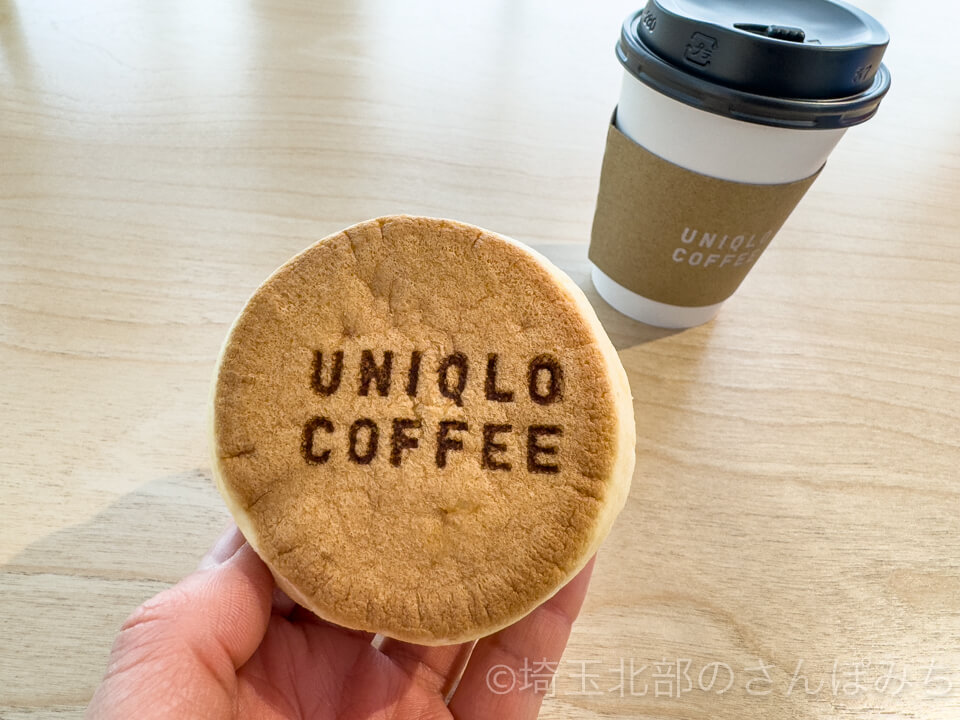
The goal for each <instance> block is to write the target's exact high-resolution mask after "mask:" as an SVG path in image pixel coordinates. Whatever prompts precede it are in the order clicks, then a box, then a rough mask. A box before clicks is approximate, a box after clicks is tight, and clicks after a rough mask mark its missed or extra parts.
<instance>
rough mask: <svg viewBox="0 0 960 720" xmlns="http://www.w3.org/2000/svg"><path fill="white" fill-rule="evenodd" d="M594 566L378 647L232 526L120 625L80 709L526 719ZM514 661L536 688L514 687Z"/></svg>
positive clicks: (109, 713) (332, 719) (111, 714)
mask: <svg viewBox="0 0 960 720" xmlns="http://www.w3.org/2000/svg"><path fill="white" fill-rule="evenodd" d="M592 567H593V560H591V561H590V563H589V564H588V565H587V567H586V568H584V570H583V571H582V572H581V573H580V574H579V575H578V576H577V577H576V578H574V579H573V580H572V581H571V582H570V583H569V584H568V585H567V586H566V587H564V588H563V589H562V590H561V591H560V592H559V593H557V594H556V595H555V596H554V597H553V598H551V599H550V600H548V601H547V602H546V603H545V604H543V605H542V606H540V607H539V608H537V609H536V610H534V611H533V612H532V613H531V614H529V615H528V616H526V617H525V618H523V619H522V620H520V621H519V622H517V623H515V624H514V625H511V626H510V627H508V628H506V629H504V630H501V631H500V632H498V633H496V634H494V635H491V636H489V637H486V638H483V639H481V640H480V641H478V642H477V643H475V644H474V643H464V644H461V645H451V646H445V647H425V646H421V645H414V644H411V643H405V642H399V641H395V640H384V641H383V643H382V644H381V646H380V648H379V649H377V648H376V647H374V645H373V644H372V643H371V641H372V640H373V636H372V635H371V634H369V633H362V632H358V631H353V630H346V629H344V628H341V627H338V626H336V625H332V624H330V623H328V622H325V621H323V620H320V619H319V618H317V616H315V615H313V614H312V613H310V612H308V611H307V610H305V609H303V608H301V607H299V606H296V605H294V603H293V602H292V601H291V600H290V599H289V598H287V597H286V595H284V594H283V593H281V592H280V591H279V590H277V589H276V588H275V586H274V582H273V577H272V576H271V575H270V571H269V570H268V569H267V567H266V566H265V565H264V564H263V562H262V561H261V560H260V558H258V557H257V555H256V553H254V551H253V549H252V548H251V547H250V546H249V545H248V544H247V543H246V542H245V541H244V538H243V536H242V535H241V534H240V532H239V531H238V530H237V529H236V528H235V527H232V528H231V529H230V530H228V531H227V533H226V534H225V535H224V536H223V537H221V538H220V540H219V541H218V542H217V544H216V546H215V547H214V548H213V550H211V551H210V553H209V554H208V555H207V556H206V557H205V558H204V559H203V562H202V563H201V564H200V568H199V569H198V570H197V571H196V572H194V573H193V574H192V575H189V576H188V577H187V578H185V579H184V580H182V581H181V582H180V583H179V584H177V585H175V586H174V587H172V588H170V589H168V590H165V591H163V592H161V593H160V594H159V595H157V596H156V597H154V598H153V599H151V600H148V601H147V602H145V603H144V604H143V605H141V606H140V607H139V608H138V609H137V610H136V611H135V612H134V613H133V615H131V616H130V618H129V619H128V620H127V621H126V623H124V625H123V628H122V629H121V631H120V635H119V636H118V637H117V639H116V642H115V643H114V646H113V650H112V651H111V654H110V662H109V665H108V667H107V674H106V677H105V678H104V680H103V683H102V684H101V685H100V687H99V688H98V689H97V691H96V693H95V694H94V696H93V700H92V701H91V703H90V707H89V708H88V709H87V718H89V719H90V720H105V719H108V718H124V719H126V718H132V717H135V718H144V719H151V718H156V719H161V718H163V719H166V718H176V719H177V720H182V719H183V718H204V719H205V720H221V719H224V720H226V719H227V718H256V719H257V720H260V719H264V718H304V719H310V720H373V719H375V720H408V719H409V720H414V719H416V720H442V719H445V720H450V719H451V718H456V719H457V720H489V719H490V718H510V719H511V720H528V719H532V718H536V716H537V713H538V712H539V709H540V703H541V700H542V699H543V698H542V693H541V692H537V690H538V689H540V690H542V689H543V687H542V686H543V685H545V684H546V683H543V682H539V681H540V680H541V679H542V678H543V675H542V674H541V673H540V668H543V667H546V668H554V669H555V668H556V664H557V662H559V660H560V656H561V654H562V653H563V649H564V647H565V646H566V644H567V638H568V636H569V634H570V627H571V625H572V623H573V621H574V619H575V618H576V616H577V613H578V612H579V610H580V605H581V604H582V602H583V597H584V594H585V593H586V591H587V585H588V583H589V581H590V572H591V569H592ZM474 645H475V647H474ZM471 650H472V651H473V652H472V654H471ZM468 658H469V662H468V661H467V660H468ZM525 662H526V664H527V668H528V669H527V673H529V668H530V667H531V666H533V667H536V671H537V675H536V677H537V679H538V682H537V683H532V682H528V683H523V682H522V679H523V677H524V675H523V671H522V670H521V668H523V667H524V663H525ZM465 663H466V667H465V669H464V664H465ZM541 663H542V664H541ZM461 673H462V677H461ZM511 673H512V674H511ZM488 675H489V679H488ZM458 678H459V679H460V682H459V685H457V686H456V690H455V691H454V692H453V695H452V698H450V699H449V703H447V702H445V700H446V699H447V696H448V695H449V694H450V691H451V689H452V688H453V687H454V685H456V682H457V679H458ZM511 679H515V680H516V682H515V683H513V687H512V689H510V690H509V692H503V691H504V690H505V689H508V688H509V687H510V685H511ZM503 683H506V684H503ZM524 684H526V685H529V686H530V687H527V688H525V689H521V688H522V686H523V685H524ZM501 692H503V694H499V693H501Z"/></svg>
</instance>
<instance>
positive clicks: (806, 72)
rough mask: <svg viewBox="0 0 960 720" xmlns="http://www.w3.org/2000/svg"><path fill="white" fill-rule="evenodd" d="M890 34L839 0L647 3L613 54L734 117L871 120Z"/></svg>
mask: <svg viewBox="0 0 960 720" xmlns="http://www.w3.org/2000/svg"><path fill="white" fill-rule="evenodd" d="M889 41H890V37H889V35H888V34H887V31H886V30H885V29H884V28H883V26H882V25H881V24H880V23H879V22H877V21H876V20H875V19H874V18H872V17H871V16H870V15H868V14H867V13H865V12H863V11H862V10H859V9H857V8H855V7H853V6H852V5H848V4H847V3H845V2H840V1H839V0H649V2H648V3H647V5H646V7H645V8H643V9H642V10H640V11H638V12H636V13H634V14H633V15H631V16H630V17H628V18H627V19H626V20H625V21H624V23H623V28H622V32H621V35H620V42H619V44H618V45H617V56H618V57H619V59H620V62H621V63H623V65H624V66H625V67H626V68H627V70H628V71H629V72H630V73H631V74H633V75H634V76H635V77H637V78H638V79H639V80H641V81H642V82H644V83H646V84H647V85H650V86H651V87H653V88H655V89H656V90H659V91H660V92H662V93H664V94H666V95H669V96H670V97H673V98H674V99H676V100H679V101H680V102H683V103H686V104H688V105H692V106H693V107H696V108H700V109H701V110H707V111H709V112H713V113H717V114H720V115H725V116H727V117H733V118H736V119H739V120H747V121H749V122H756V123H762V124H764V125H776V126H780V127H798V128H838V127H846V126H849V125H856V124H857V123H861V122H863V121H865V120H867V119H869V118H870V117H871V116H872V115H873V114H874V113H875V112H876V111H877V107H878V106H879V105H880V100H881V99H882V98H883V96H884V95H885V94H886V92H887V90H888V89H889V87H890V73H889V72H888V70H887V68H886V66H884V65H883V64H882V63H881V59H882V58H883V52H884V50H885V49H886V47H887V44H888V43H889Z"/></svg>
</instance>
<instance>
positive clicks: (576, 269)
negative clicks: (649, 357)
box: [537, 244, 683, 350]
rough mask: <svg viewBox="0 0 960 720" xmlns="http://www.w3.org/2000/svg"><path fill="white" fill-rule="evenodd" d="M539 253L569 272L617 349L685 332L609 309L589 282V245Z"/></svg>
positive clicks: (547, 247) (549, 247)
mask: <svg viewBox="0 0 960 720" xmlns="http://www.w3.org/2000/svg"><path fill="white" fill-rule="evenodd" d="M537 250H538V251H539V252H541V253H543V254H544V255H546V256H547V257H548V258H549V259H550V260H551V261H552V262H553V263H554V264H556V265H557V267H559V268H560V269H561V270H563V271H564V272H565V273H567V275H569V276H570V278H571V279H572V280H573V281H574V282H575V283H576V284H577V285H578V286H579V287H580V289H581V290H583V292H584V294H585V295H586V296H587V300H589V301H590V304H591V305H593V309H594V310H595V311H596V313H597V317H598V318H600V322H601V324H602V325H603V329H604V330H606V331H607V335H608V336H609V337H610V341H611V342H612V343H613V346H614V347H615V348H616V349H617V350H626V349H628V348H631V347H634V346H636V345H643V344H644V343H648V342H653V341H655V340H659V339H661V338H665V337H669V336H671V335H676V334H677V333H680V332H683V330H667V329H664V328H658V327H653V326H652V325H645V324H643V323H641V322H637V321H636V320H633V319H631V318H628V317H627V316H626V315H623V314H621V313H619V312H617V311H616V310H614V309H613V308H612V307H610V306H609V305H608V304H607V303H606V301H605V300H604V299H603V298H601V297H600V295H599V294H598V293H597V291H596V290H595V289H594V287H593V282H592V281H591V280H590V262H589V261H588V260H587V246H586V245H579V244H577V245H574V244H564V245H559V244H556V245H539V246H537Z"/></svg>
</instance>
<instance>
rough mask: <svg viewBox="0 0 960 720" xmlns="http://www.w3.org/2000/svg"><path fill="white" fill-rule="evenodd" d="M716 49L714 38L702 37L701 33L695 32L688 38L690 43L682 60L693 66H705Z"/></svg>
mask: <svg viewBox="0 0 960 720" xmlns="http://www.w3.org/2000/svg"><path fill="white" fill-rule="evenodd" d="M716 49H717V39H716V38H713V37H710V36H709V35H704V34H703V33H702V32H695V33H694V34H693V35H691V36H690V42H688V43H687V49H686V51H685V52H684V54H683V59H684V60H686V61H687V62H691V63H693V64H694V65H702V66H706V65H709V64H710V58H711V57H713V53H714V51H715V50H716Z"/></svg>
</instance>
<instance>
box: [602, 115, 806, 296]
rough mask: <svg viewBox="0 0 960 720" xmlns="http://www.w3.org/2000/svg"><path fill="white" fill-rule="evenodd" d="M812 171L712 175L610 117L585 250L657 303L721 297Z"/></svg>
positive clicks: (796, 198) (786, 213)
mask: <svg viewBox="0 0 960 720" xmlns="http://www.w3.org/2000/svg"><path fill="white" fill-rule="evenodd" d="M615 118H616V113H614V119H615ZM821 169H822V168H821ZM819 172H820V171H819V170H818V171H817V172H816V173H814V174H813V175H811V176H810V177H807V178H804V179H802V180H797V181H795V182H789V183H782V184H773V185H761V184H752V183H741V182H734V181H730V180H721V179H719V178H715V177H710V176H707V175H702V174H700V173H697V172H694V171H692V170H687V169H686V168H682V167H680V166H679V165H674V164H673V163H671V162H668V161H667V160H664V159H663V158H661V157H659V156H657V155H654V154H653V153H651V152H650V151H648V150H647V149H645V148H644V147H642V146H641V145H639V144H637V143H635V142H633V141H632V140H631V139H630V138H628V137H627V136H626V135H624V134H623V133H622V132H620V130H618V129H617V127H616V125H615V124H614V122H613V121H611V123H610V128H609V130H608V132H607V144H606V150H605V151H604V156H603V167H602V169H601V172H600V189H599V192H598V196H597V208H596V213H595V214H594V218H593V229H592V232H591V238H590V251H589V258H590V260H591V262H593V264H594V265H596V266H597V267H598V268H599V269H600V270H602V271H603V272H604V273H605V274H606V275H608V276H609V277H610V278H611V279H613V280H614V281H616V282H617V283H619V284H620V285H622V286H623V287H625V288H627V289H629V290H632V291H633V292H635V293H637V294H638V295H642V296H643V297H645V298H649V299H651V300H656V301H657V302H661V303H666V304H669V305H677V306H681V307H702V306H704V305H713V304H715V303H719V302H723V301H724V300H726V299H727V298H728V297H730V295H732V294H733V292H734V291H735V290H736V289H737V287H738V286H739V285H740V283H741V282H742V281H743V279H744V278H745V277H746V275H747V273H748V272H749V271H750V268H751V267H753V265H754V263H755V262H756V261H757V259H758V258H759V257H760V254H761V253H762V252H763V250H764V249H765V248H766V247H767V245H769V243H770V240H772V239H773V237H774V236H775V235H776V233H777V231H778V230H779V229H780V227H781V226H782V225H783V223H784V222H785V221H786V219H787V218H788V217H789V215H790V213H791V212H792V211H793V209H794V207H796V205H797V203H798V202H799V201H800V199H801V198H802V197H803V195H804V193H806V191H807V188H809V187H810V185H811V184H812V183H813V181H814V180H815V179H816V177H817V175H819Z"/></svg>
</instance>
